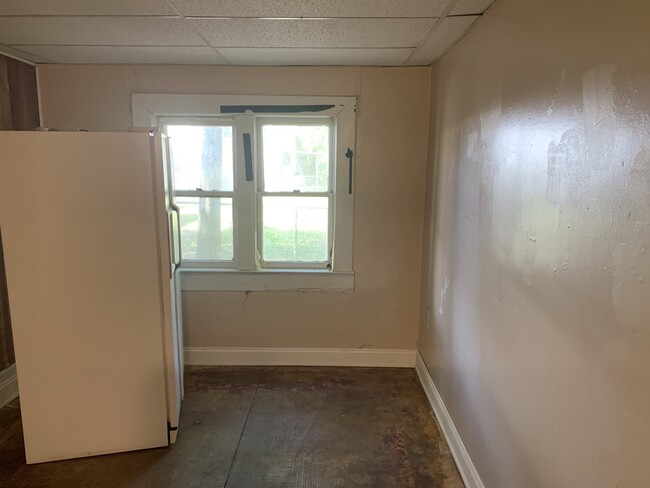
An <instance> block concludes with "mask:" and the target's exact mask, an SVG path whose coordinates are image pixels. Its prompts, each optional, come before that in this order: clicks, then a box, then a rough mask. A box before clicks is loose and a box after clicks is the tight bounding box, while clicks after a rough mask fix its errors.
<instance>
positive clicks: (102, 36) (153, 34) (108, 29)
mask: <svg viewBox="0 0 650 488" xmlns="http://www.w3.org/2000/svg"><path fill="white" fill-rule="evenodd" d="M0 43H3V44H38V45H42V44H60V45H88V46H98V45H116V46H127V45H132V46H142V45H149V46H157V45H158V46H160V45H162V46H164V45H176V46H196V45H205V42H203V40H202V39H201V38H200V37H199V36H197V35H196V34H195V33H194V32H193V31H192V29H190V27H189V26H187V25H186V24H185V22H184V21H183V20H181V19H173V18H162V17H0Z"/></svg>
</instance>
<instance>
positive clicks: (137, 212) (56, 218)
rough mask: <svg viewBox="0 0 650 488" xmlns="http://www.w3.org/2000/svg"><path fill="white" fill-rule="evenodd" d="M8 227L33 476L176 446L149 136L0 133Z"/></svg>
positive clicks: (0, 216) (0, 182)
mask: <svg viewBox="0 0 650 488" xmlns="http://www.w3.org/2000/svg"><path fill="white" fill-rule="evenodd" d="M0 147H2V164H0V226H1V227H2V239H3V244H4V253H5V264H6V274H7V285H8V292H9V303H10V311H11V320H12V325H13V332H14V343H15V351H16V362H17V371H18V384H19V389H20V399H21V410H22V421H23V431H24V438H25V452H26V457H27V462H28V463H36V462H43V461H52V460H58V459H68V458H75V457H84V456H93V455H97V454H105V453H111V452H120V451H129V450H135V449H144V448H151V447H157V446H164V445H167V443H168V431H167V420H168V417H167V408H166V407H167V402H166V376H165V373H166V371H165V361H164V357H163V351H164V347H163V346H164V343H163V334H161V323H162V322H163V311H162V306H161V296H160V293H161V291H160V290H161V283H167V284H169V281H170V280H169V276H168V275H169V271H168V272H167V276H168V277H167V279H165V280H161V274H162V273H161V267H160V256H159V252H158V249H159V245H158V244H159V234H158V229H157V224H156V222H157V219H156V217H157V216H156V210H155V207H154V205H153V202H154V198H155V194H154V184H153V183H154V176H155V175H154V172H153V171H152V166H151V163H150V162H151V146H150V136H149V135H148V134H146V133H144V134H135V133H83V132H74V133H66V132H0Z"/></svg>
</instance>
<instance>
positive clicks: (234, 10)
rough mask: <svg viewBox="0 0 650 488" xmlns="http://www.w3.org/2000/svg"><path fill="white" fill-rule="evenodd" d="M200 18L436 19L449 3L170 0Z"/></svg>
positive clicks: (411, 0) (421, 0) (415, 0)
mask: <svg viewBox="0 0 650 488" xmlns="http://www.w3.org/2000/svg"><path fill="white" fill-rule="evenodd" d="M172 2H173V3H174V5H175V6H176V7H177V8H178V9H179V10H180V12H181V13H182V14H183V15H187V16H202V17H285V18H286V17H294V18H295V17H440V15H441V14H442V12H443V10H444V9H445V7H446V6H447V5H449V2H450V0H408V1H395V0H264V1H260V0H172Z"/></svg>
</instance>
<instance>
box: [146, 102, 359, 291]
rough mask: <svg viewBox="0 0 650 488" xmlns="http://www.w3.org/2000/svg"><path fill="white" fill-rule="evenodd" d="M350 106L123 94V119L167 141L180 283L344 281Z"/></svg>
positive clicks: (265, 285)
mask: <svg viewBox="0 0 650 488" xmlns="http://www.w3.org/2000/svg"><path fill="white" fill-rule="evenodd" d="M354 108H355V99H354V98H338V97H337V98H331V97H318V98H314V97H309V98H306V97H231V96H210V95H207V96H204V95H133V110H134V125H137V126H143V125H147V126H159V127H160V128H161V129H162V130H163V131H164V132H165V133H166V134H167V135H168V136H169V140H170V151H171V161H172V171H173V180H174V194H175V198H176V203H177V205H178V206H179V207H180V215H181V239H182V260H183V269H184V275H183V284H184V289H283V288H284V286H283V285H282V283H288V285H287V286H286V289H300V288H317V289H320V288H325V289H332V288H334V289H338V288H340V289H349V288H351V287H352V283H353V275H352V221H353V219H352V217H353V215H352V210H353V208H352V198H353V183H354V182H353V157H354V121H355V116H354ZM236 275H238V276H236ZM211 283H212V284H211ZM256 284H257V285H256ZM230 287H232V288H230Z"/></svg>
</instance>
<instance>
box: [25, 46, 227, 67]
mask: <svg viewBox="0 0 650 488" xmlns="http://www.w3.org/2000/svg"><path fill="white" fill-rule="evenodd" d="M20 48H21V49H24V50H26V51H27V52H29V53H30V54H33V55H36V56H39V57H41V58H45V59H48V60H50V61H51V62H53V63H66V64H229V63H228V61H227V60H226V59H225V58H223V57H222V56H220V55H219V54H218V53H217V52H216V51H215V50H214V49H212V48H211V47H207V46H183V47H177V46H164V47H160V46H20Z"/></svg>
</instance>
